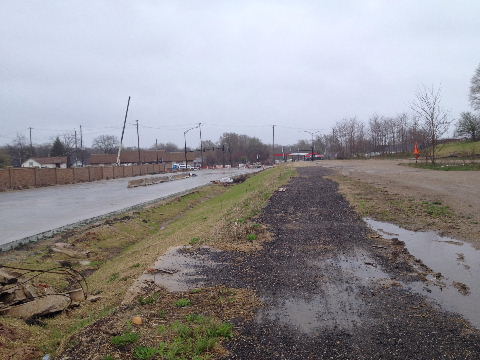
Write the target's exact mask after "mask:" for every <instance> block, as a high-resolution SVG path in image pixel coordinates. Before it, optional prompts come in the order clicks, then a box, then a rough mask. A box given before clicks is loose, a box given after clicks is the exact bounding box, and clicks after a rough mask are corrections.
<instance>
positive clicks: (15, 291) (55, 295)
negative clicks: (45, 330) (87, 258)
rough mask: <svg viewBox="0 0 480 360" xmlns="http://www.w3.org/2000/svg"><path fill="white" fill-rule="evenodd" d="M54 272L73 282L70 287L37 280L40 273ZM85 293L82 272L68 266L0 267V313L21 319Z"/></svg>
mask: <svg viewBox="0 0 480 360" xmlns="http://www.w3.org/2000/svg"><path fill="white" fill-rule="evenodd" d="M47 273H48V274H56V275H58V276H61V277H63V278H66V280H67V282H68V283H69V284H75V286H77V287H75V288H73V289H70V290H65V289H64V290H63V291H60V290H57V289H55V288H54V287H53V286H50V285H49V284H46V283H42V282H41V275H42V274H47ZM87 297H88V290H87V284H86V281H85V279H84V278H83V276H82V275H81V274H80V273H78V272H76V271H75V270H73V269H71V268H64V267H59V268H54V269H50V270H39V269H25V268H7V267H6V266H2V267H0V315H8V316H13V317H17V318H21V319H24V320H28V319H33V318H37V317H41V316H45V315H49V314H55V313H59V312H62V311H64V310H65V309H67V308H68V307H69V306H74V305H77V304H78V303H80V302H81V301H84V300H85V299H87Z"/></svg>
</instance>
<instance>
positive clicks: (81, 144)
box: [80, 125, 84, 167]
mask: <svg viewBox="0 0 480 360" xmlns="http://www.w3.org/2000/svg"><path fill="white" fill-rule="evenodd" d="M80 161H81V162H82V167H83V166H84V163H83V132H82V125H80Z"/></svg>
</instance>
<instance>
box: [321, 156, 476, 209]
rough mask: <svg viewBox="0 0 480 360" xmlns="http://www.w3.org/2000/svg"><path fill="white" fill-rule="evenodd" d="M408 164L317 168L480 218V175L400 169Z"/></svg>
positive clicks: (336, 163) (341, 163)
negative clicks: (333, 171)
mask: <svg viewBox="0 0 480 360" xmlns="http://www.w3.org/2000/svg"><path fill="white" fill-rule="evenodd" d="M402 162H408V161H407V160H328V161H324V162H321V163H318V165H320V166H323V167H327V168H331V169H335V170H337V171H338V172H340V173H341V174H343V175H347V176H353V177H355V178H357V179H359V180H362V181H366V182H369V183H371V184H375V185H380V186H384V187H387V188H388V190H389V191H391V192H400V193H403V194H407V195H411V196H415V197H420V198H422V197H426V198H430V199H431V198H434V199H436V200H442V201H443V202H445V203H446V204H448V205H449V206H451V207H452V208H453V209H455V210H456V211H458V212H460V213H467V214H473V215H475V216H479V215H480V196H478V195H479V194H480V175H479V173H478V171H435V170H426V169H418V168H412V167H407V166H399V165H398V164H399V163H402Z"/></svg>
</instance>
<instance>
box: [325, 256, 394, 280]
mask: <svg viewBox="0 0 480 360" xmlns="http://www.w3.org/2000/svg"><path fill="white" fill-rule="evenodd" d="M321 266H328V267H340V268H341V271H342V274H343V276H352V277H354V278H355V279H357V280H359V281H360V283H362V284H363V285H369V283H370V282H372V281H376V280H384V279H390V276H389V275H388V274H387V273H386V272H384V271H383V270H382V269H381V267H380V266H378V265H377V264H376V262H375V260H373V259H372V258H371V257H370V256H368V255H367V254H366V253H365V252H364V251H361V250H356V251H355V252H354V255H353V256H345V255H341V256H338V257H335V258H332V259H328V260H326V261H323V264H322V265H321Z"/></svg>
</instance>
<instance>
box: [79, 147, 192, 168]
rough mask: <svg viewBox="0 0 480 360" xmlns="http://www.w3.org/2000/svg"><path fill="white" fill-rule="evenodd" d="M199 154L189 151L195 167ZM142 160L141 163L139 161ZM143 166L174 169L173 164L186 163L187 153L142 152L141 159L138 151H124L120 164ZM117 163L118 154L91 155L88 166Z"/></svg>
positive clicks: (188, 158)
mask: <svg viewBox="0 0 480 360" xmlns="http://www.w3.org/2000/svg"><path fill="white" fill-rule="evenodd" d="M197 158H198V154H196V153H194V152H191V151H188V152H187V162H188V163H190V164H191V165H193V163H197V164H198V162H196V160H197ZM139 160H140V161H139ZM139 162H141V163H142V164H165V165H166V166H165V167H166V168H167V169H169V168H171V167H172V164H173V163H184V162H185V152H183V151H175V152H166V151H165V150H158V151H156V150H140V158H139V155H138V151H122V153H121V154H120V163H121V164H122V165H135V164H138V163H139ZM116 163H117V154H91V155H90V158H89V159H88V164H89V165H92V166H111V165H115V164H116Z"/></svg>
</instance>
